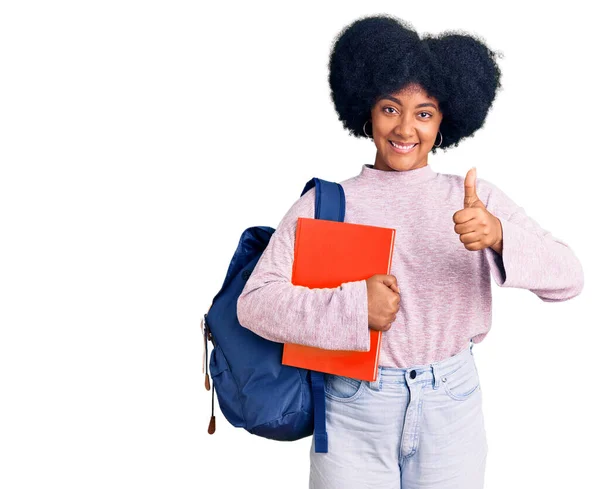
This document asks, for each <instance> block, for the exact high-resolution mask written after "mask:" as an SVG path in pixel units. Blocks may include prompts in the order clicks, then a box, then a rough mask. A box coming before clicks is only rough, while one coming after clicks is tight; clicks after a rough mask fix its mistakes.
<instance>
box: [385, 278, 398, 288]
mask: <svg viewBox="0 0 600 489" xmlns="http://www.w3.org/2000/svg"><path fill="white" fill-rule="evenodd" d="M383 283H384V284H385V285H387V286H388V287H392V285H396V287H397V285H398V282H397V281H396V277H394V276H393V275H385V276H384V277H383Z"/></svg>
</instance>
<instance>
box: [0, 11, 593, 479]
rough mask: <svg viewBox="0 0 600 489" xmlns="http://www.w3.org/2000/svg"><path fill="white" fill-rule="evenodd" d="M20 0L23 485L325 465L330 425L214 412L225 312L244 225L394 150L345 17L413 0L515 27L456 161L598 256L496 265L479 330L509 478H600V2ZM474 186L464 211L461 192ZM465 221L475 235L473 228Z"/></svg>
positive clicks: (17, 468)
mask: <svg viewBox="0 0 600 489" xmlns="http://www.w3.org/2000/svg"><path fill="white" fill-rule="evenodd" d="M207 5H208V2H191V1H190V2H177V1H168V2H167V1H163V2H158V1H145V2H141V1H140V2H133V1H123V0H120V1H107V0H104V1H102V2H100V1H97V2H91V1H89V2H75V1H72V2H65V1H62V2H58V1H57V2H27V1H19V2H16V1H14V2H10V1H7V2H3V3H2V7H0V70H1V76H0V162H1V164H2V167H1V174H0V220H1V222H0V225H1V228H0V233H1V234H0V236H1V239H0V247H1V249H0V259H1V269H0V314H1V317H0V324H1V333H0V334H1V336H0V396H1V397H0V410H1V413H0V486H1V487H2V488H3V489H12V488H42V487H50V486H53V487H62V488H81V487H85V488H88V487H89V488H97V487H98V488H100V487H118V488H129V487H144V488H151V487H152V488H155V487H156V488H167V487H169V488H171V487H177V488H197V487H206V488H208V487H224V488H233V487H244V488H261V489H269V488H277V489H279V488H281V487H289V488H306V487H307V485H308V473H309V465H308V452H309V446H310V440H309V439H304V440H301V441H299V442H294V443H282V442H274V441H270V440H264V439H260V438H258V437H254V436H251V435H249V434H248V433H246V432H245V431H243V430H241V429H235V428H233V427H231V426H230V425H228V424H227V422H226V420H225V418H224V417H223V416H222V415H221V413H220V412H219V411H217V431H216V433H215V434H214V435H213V436H209V435H208V434H207V426H208V421H209V418H210V404H211V402H210V394H209V393H208V392H206V391H205V390H204V387H203V376H202V372H201V367H202V366H201V360H202V336H201V331H200V327H199V323H200V318H201V316H202V314H203V313H204V312H206V310H207V309H208V307H209V305H210V303H211V301H212V298H213V296H214V295H215V294H216V293H217V292H218V289H219V288H220V286H221V284H222V281H223V279H224V275H225V271H226V268H227V265H228V264H229V260H230V259H231V256H232V255H233V252H234V250H235V247H236V246H237V242H238V239H239V236H240V234H241V232H242V231H243V230H244V229H245V228H247V227H250V226H255V225H268V226H272V227H276V226H277V224H278V223H279V221H280V219H281V218H282V217H283V215H284V214H285V212H286V211H287V209H288V208H289V207H290V206H291V205H292V203H293V202H294V201H295V200H296V199H297V198H298V197H299V195H300V192H301V190H302V189H303V187H304V184H305V182H306V181H307V180H309V179H310V178H312V177H314V176H318V177H320V178H324V179H329V180H337V181H341V180H344V179H346V178H349V177H351V176H354V175H356V174H357V173H358V172H359V171H360V169H361V166H362V165H363V164H365V163H373V162H374V157H375V148H374V146H373V143H372V142H370V141H367V140H358V139H356V138H353V137H351V136H350V135H349V134H348V133H347V132H345V131H344V130H343V128H342V125H341V123H340V122H339V121H338V120H337V115H336V113H335V111H334V109H333V105H332V103H331V101H330V99H329V87H328V84H327V61H328V56H329V50H330V47H331V43H332V42H333V39H334V36H335V35H336V34H337V33H338V32H339V30H341V29H342V28H343V27H344V26H345V25H347V24H348V23H350V22H352V21H353V20H355V19H356V18H358V17H359V16H363V15H366V14H376V13H389V14H393V15H396V16H399V17H401V18H404V19H406V20H408V21H409V22H411V23H412V24H413V26H414V27H415V28H416V29H417V31H418V32H419V33H420V34H424V33H426V32H431V33H440V32H442V31H444V30H457V29H462V30H464V31H466V32H468V33H472V34H477V35H480V36H481V37H483V38H484V39H485V40H486V42H487V43H488V45H489V46H490V47H491V48H493V49H500V50H501V51H503V53H504V55H505V56H504V58H503V59H501V60H500V66H501V69H502V72H503V79H502V82H503V86H504V88H503V90H502V91H500V92H499V93H498V96H497V99H496V101H495V103H494V106H493V108H492V110H491V112H490V114H489V116H488V119H487V121H486V124H485V126H484V128H482V129H481V130H480V131H478V132H477V133H476V135H475V137H474V138H470V139H469V140H467V141H464V142H462V143H461V144H460V146H459V147H458V148H454V149H452V150H449V151H448V152H447V153H444V152H439V153H438V155H437V156H431V155H430V157H429V158H430V159H429V164H430V165H431V166H432V168H433V169H434V171H438V172H444V173H454V174H460V175H466V172H467V171H468V169H469V168H470V167H471V166H474V165H476V166H477V169H478V177H480V178H484V179H486V180H489V181H491V182H493V183H494V184H496V185H497V186H498V187H500V188H501V189H502V190H504V191H505V192H506V193H507V195H509V196H510V197H511V198H512V199H513V200H514V201H515V202H517V203H518V204H519V205H520V206H522V207H523V208H524V209H525V210H526V211H527V213H528V214H529V215H530V216H531V217H532V218H534V219H535V220H536V221H537V222H538V223H539V224H540V225H541V226H542V227H543V228H545V229H547V230H550V231H551V232H552V234H553V236H555V237H557V238H560V239H562V240H564V241H566V242H567V243H568V244H569V246H570V247H571V248H572V250H573V251H574V253H575V254H576V256H577V257H578V258H579V259H580V260H581V262H582V264H583V267H584V271H585V286H584V291H583V293H582V294H581V295H580V296H578V297H576V298H575V299H573V300H571V301H567V302H563V303H543V302H542V301H541V300H540V299H539V298H537V297H536V296H535V295H534V294H533V293H532V292H530V291H527V290H523V289H506V288H505V289H500V288H499V287H498V286H497V285H496V284H495V283H494V282H492V287H493V300H494V311H493V326H492V330H491V332H490V334H489V335H488V337H487V338H486V339H485V341H484V342H483V343H482V344H479V345H476V346H475V348H474V354H475V357H476V361H477V363H478V368H479V372H480V377H481V382H482V391H483V395H484V415H485V420H486V428H487V434H488V442H489V455H488V464H487V471H486V488H487V489H497V488H506V487H511V488H530V487H547V488H563V487H592V486H594V484H596V483H597V470H596V469H597V456H598V439H599V437H600V429H599V423H598V415H597V412H598V405H597V404H595V402H594V399H595V394H597V393H598V378H599V367H598V361H597V359H598V356H599V355H598V340H599V339H600V335H599V333H598V327H599V326H600V321H599V320H598V315H597V311H596V310H594V309H593V304H594V303H595V304H597V297H598V293H599V292H600V291H599V289H598V270H599V266H598V254H597V247H598V243H599V242H598V238H597V236H598V232H597V231H598V204H597V200H596V197H597V194H598V190H597V183H598V177H599V171H598V165H599V163H600V162H599V158H598V151H597V143H598V140H599V134H598V124H597V117H598V114H599V109H600V107H599V103H598V97H597V87H598V76H597V73H598V66H597V61H596V60H597V52H596V47H597V45H598V30H597V25H596V22H595V20H596V18H595V17H594V16H593V15H592V11H591V10H590V9H591V6H590V5H592V3H591V2H583V1H570V2H564V3H562V4H560V5H558V4H554V3H547V2H539V4H537V5H535V3H534V2H518V3H517V2H515V3H514V4H511V3H507V2H494V3H492V2H473V3H467V2H459V1H454V2H439V3H436V2H399V1H394V2H370V5H371V7H370V8H367V7H366V6H365V5H366V2H360V3H349V2H343V3H342V2H339V3H338V2H336V3H335V5H334V2H314V3H310V2H309V3H307V2H302V3H298V4H293V5H292V4H290V3H288V2H278V3H273V4H267V3H259V2H238V3H232V2H223V3H222V4H219V6H217V5H216V3H214V2H213V3H211V4H210V6H207ZM457 210H458V209H457ZM457 239H458V236H457Z"/></svg>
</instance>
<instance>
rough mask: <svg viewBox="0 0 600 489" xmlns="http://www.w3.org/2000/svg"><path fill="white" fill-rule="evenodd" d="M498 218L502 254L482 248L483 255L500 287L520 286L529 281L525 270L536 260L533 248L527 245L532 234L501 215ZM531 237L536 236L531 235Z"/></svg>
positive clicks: (534, 237)
mask: <svg viewBox="0 0 600 489" xmlns="http://www.w3.org/2000/svg"><path fill="white" fill-rule="evenodd" d="M498 219H499V220H500V223H501V225H502V255H500V254H499V253H497V252H495V251H494V250H493V249H492V248H484V250H483V253H484V256H485V258H486V260H487V262H488V265H489V267H490V271H491V274H492V277H494V281H495V282H496V283H497V284H498V285H499V286H500V287H522V286H523V284H527V283H528V282H529V280H528V277H527V276H526V273H527V270H529V269H531V263H533V262H535V261H536V260H537V258H536V256H535V253H533V252H532V251H533V248H532V247H531V246H528V244H531V239H532V234H531V233H528V232H527V231H526V230H524V229H522V228H520V227H519V226H517V225H516V224H513V223H512V222H510V221H507V220H506V219H504V218H503V217H498ZM533 239H537V237H536V236H533Z"/></svg>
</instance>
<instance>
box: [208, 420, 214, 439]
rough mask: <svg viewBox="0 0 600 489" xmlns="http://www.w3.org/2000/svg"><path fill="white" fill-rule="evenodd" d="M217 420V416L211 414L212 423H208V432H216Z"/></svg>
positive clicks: (210, 433)
mask: <svg viewBox="0 0 600 489" xmlns="http://www.w3.org/2000/svg"><path fill="white" fill-rule="evenodd" d="M215 425H216V421H215V417H214V416H211V417H210V423H209V425H208V434H209V435H212V434H213V433H214V432H215V428H216V426H215Z"/></svg>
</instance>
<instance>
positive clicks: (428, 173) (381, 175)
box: [359, 164, 438, 185]
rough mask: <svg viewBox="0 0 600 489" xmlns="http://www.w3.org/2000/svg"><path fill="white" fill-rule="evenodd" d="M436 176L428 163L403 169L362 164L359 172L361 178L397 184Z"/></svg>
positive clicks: (410, 182)
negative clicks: (411, 168) (389, 168)
mask: <svg viewBox="0 0 600 489" xmlns="http://www.w3.org/2000/svg"><path fill="white" fill-rule="evenodd" d="M437 176H438V173H436V172H434V171H433V169H432V168H431V166H429V164H427V165H425V166H422V167H421V168H416V169H413V170H404V171H395V170H392V171H385V170H377V169H375V168H374V167H373V165H368V164H364V165H363V166H362V170H361V172H360V174H359V178H360V179H361V180H368V181H371V182H379V183H382V184H385V183H392V184H397V185H414V184H417V183H422V182H426V181H428V180H432V179H434V178H435V177H437Z"/></svg>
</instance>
